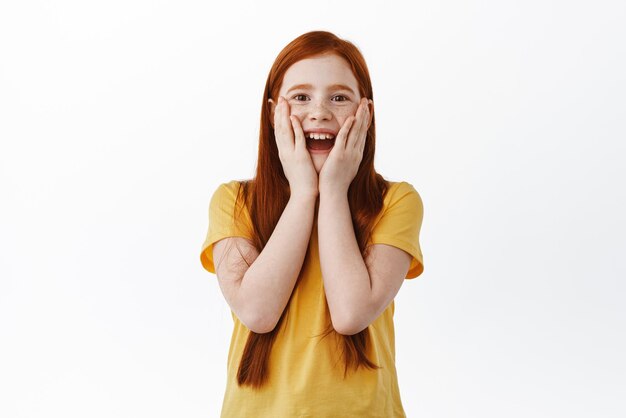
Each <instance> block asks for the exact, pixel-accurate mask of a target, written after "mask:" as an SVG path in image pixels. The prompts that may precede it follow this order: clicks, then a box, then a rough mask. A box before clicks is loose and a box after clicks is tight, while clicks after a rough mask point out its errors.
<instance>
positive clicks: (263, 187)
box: [235, 31, 388, 388]
mask: <svg viewBox="0 0 626 418" xmlns="http://www.w3.org/2000/svg"><path fill="white" fill-rule="evenodd" d="M327 53H332V54H336V55H338V56H340V57H342V58H344V59H345V60H346V61H347V62H348V63H349V64H350V67H351V69H352V72H353V74H354V76H355V78H356V80H357V82H358V85H359V92H360V94H361V97H367V98H368V99H372V100H373V94H372V83H371V80H370V76H369V71H368V69H367V65H366V63H365V59H364V58H363V55H362V54H361V52H360V51H359V50H358V48H357V47H356V46H355V45H353V44H352V43H350V42H349V41H346V40H343V39H340V38H338V37H337V36H336V35H334V34H332V33H330V32H326V31H313V32H308V33H305V34H303V35H301V36H299V37H297V38H296V39H294V40H293V41H291V42H290V43H289V44H288V45H287V46H286V47H285V48H284V49H283V50H282V51H281V52H280V53H279V54H278V57H276V60H275V61H274V64H273V65H272V68H271V70H270V73H269V75H268V77H267V82H266V84H265V91H264V94H263V102H262V107H261V129H260V134H259V155H258V164H257V169H256V175H255V178H254V179H252V180H247V181H242V182H241V183H240V185H241V186H240V188H239V193H238V195H237V201H238V202H239V199H241V200H242V201H243V202H245V204H246V206H247V208H248V210H249V212H250V218H251V220H252V225H253V235H254V239H253V243H254V245H255V247H256V248H257V250H258V251H259V252H261V251H262V249H263V248H264V247H265V244H266V243H267V241H268V240H269V238H270V236H271V235H272V232H273V231H274V228H275V227H276V224H277V223H278V220H279V219H280V216H281V215H282V213H283V211H284V209H285V207H286V206H287V202H288V201H289V195H290V192H289V182H288V180H287V178H286V177H285V174H284V171H283V167H282V164H281V162H280V158H279V156H278V148H277V146H276V140H275V137H274V129H273V127H272V123H271V122H272V120H271V109H270V104H269V103H268V99H270V98H271V99H273V100H274V102H276V101H277V99H278V92H279V91H280V87H281V84H282V81H283V78H284V76H285V72H286V71H287V69H288V68H289V67H291V65H293V64H294V63H296V62H298V61H300V60H302V59H305V58H310V57H313V56H317V55H321V54H327ZM375 126H376V125H375V120H374V116H373V113H372V119H371V124H370V127H369V129H368V131H367V138H366V141H365V148H364V150H363V158H362V160H361V163H360V166H359V169H358V172H357V174H356V176H355V178H354V179H353V181H352V183H351V184H350V187H349V189H348V202H349V206H350V213H351V215H352V224H353V226H354V232H355V236H356V240H357V242H358V244H359V249H360V251H361V254H362V255H363V257H366V256H367V248H366V244H367V242H368V239H369V237H370V235H371V231H372V227H373V222H374V219H375V218H376V216H377V215H378V213H379V212H380V210H381V209H382V207H383V198H384V195H385V193H386V191H387V189H388V184H387V182H386V181H385V180H384V179H383V177H382V176H381V175H380V174H378V173H376V171H375V170H374V149H375V137H376V135H375ZM237 206H238V205H235V207H237ZM242 257H243V255H242ZM244 259H245V258H244ZM248 265H249V263H248ZM299 281H300V278H298V281H297V282H296V285H295V286H298V283H299ZM291 295H292V296H293V293H292V294H291ZM290 302H291V297H290V298H289V301H288V302H287V307H288V306H289V303H290ZM287 307H285V309H284V311H283V313H282V315H281V317H280V319H279V320H278V323H277V324H276V327H275V328H274V329H273V330H272V331H270V332H268V333H264V334H257V333H255V332H253V331H250V334H249V335H248V339H247V341H246V345H245V348H244V350H243V355H242V358H241V362H240V363H239V369H238V371H237V382H238V384H239V385H240V386H244V385H248V386H251V387H254V388H260V387H261V386H262V385H263V384H264V383H265V382H266V381H267V377H268V362H269V354H270V350H271V348H272V345H273V342H274V340H275V338H276V334H277V333H278V330H279V329H280V325H281V323H282V322H283V319H284V318H285V316H286V313H287V311H288V309H287ZM332 332H336V331H335V330H334V328H333V327H332V323H330V324H329V326H328V328H327V329H326V331H325V332H324V333H323V334H324V337H325V336H327V335H328V334H330V333H332ZM368 340H369V328H365V329H364V330H363V331H361V332H359V333H357V334H355V335H343V353H342V354H343V361H344V366H345V367H344V378H345V376H346V374H347V372H348V369H349V368H351V367H353V368H354V369H355V370H356V369H357V368H358V367H359V366H362V367H366V368H369V369H377V368H380V366H377V365H376V364H374V363H372V362H371V361H370V360H369V359H368V358H367V355H366V350H367V344H368Z"/></svg>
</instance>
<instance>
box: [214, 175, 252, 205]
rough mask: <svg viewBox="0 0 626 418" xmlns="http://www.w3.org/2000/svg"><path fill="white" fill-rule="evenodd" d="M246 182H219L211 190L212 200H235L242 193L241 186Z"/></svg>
mask: <svg viewBox="0 0 626 418" xmlns="http://www.w3.org/2000/svg"><path fill="white" fill-rule="evenodd" d="M247 182H248V181H246V180H230V181H227V182H224V183H220V184H219V185H218V186H217V188H216V189H215V191H214V192H213V196H212V200H214V201H220V202H222V201H227V202H235V201H236V200H237V197H238V196H239V195H240V194H241V193H242V186H243V185H244V183H247Z"/></svg>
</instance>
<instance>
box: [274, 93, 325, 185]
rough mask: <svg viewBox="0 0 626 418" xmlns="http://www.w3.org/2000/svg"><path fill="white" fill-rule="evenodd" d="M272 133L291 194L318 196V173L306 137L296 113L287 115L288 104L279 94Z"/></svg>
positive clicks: (288, 112)
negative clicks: (307, 146)
mask: <svg viewBox="0 0 626 418" xmlns="http://www.w3.org/2000/svg"><path fill="white" fill-rule="evenodd" d="M274 136H275V137H276V145H277V146H278V156H279V157H280V162H281V164H282V166H283V171H284V172H285V177H287V180H288V181H289V188H290V189H291V195H292V196H293V195H294V194H299V195H305V196H317V195H318V193H319V191H318V176H317V172H316V171H315V166H314V165H313V161H312V160H311V154H309V151H308V150H307V149H306V138H305V137H304V132H303V131H302V126H301V125H300V120H298V117H297V116H295V115H290V109H289V104H288V103H287V101H286V100H285V98H284V97H282V96H280V97H279V98H278V103H277V104H276V108H275V109H274ZM294 136H295V140H294Z"/></svg>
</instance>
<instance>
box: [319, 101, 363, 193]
mask: <svg viewBox="0 0 626 418" xmlns="http://www.w3.org/2000/svg"><path fill="white" fill-rule="evenodd" d="M369 103H370V101H369V100H368V99H367V98H366V97H363V98H362V99H361V101H360V103H359V107H358V108H357V111H356V115H355V116H350V117H349V118H347V119H346V121H345V122H344V124H343V126H342V127H341V129H340V130H339V132H338V133H337V137H336V138H335V145H334V146H333V149H331V150H330V153H329V155H328V157H327V158H326V161H325V162H324V165H323V166H322V169H321V170H320V173H319V186H318V188H319V193H320V194H322V193H324V192H326V193H328V192H333V193H346V194H347V193H348V188H349V187H350V183H352V180H354V177H355V176H356V173H357V172H358V171H359V165H360V164H361V160H362V159H363V149H364V148H365V139H366V137H367V130H368V128H369V121H370V111H369Z"/></svg>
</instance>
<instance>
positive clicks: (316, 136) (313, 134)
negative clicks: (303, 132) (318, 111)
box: [307, 132, 335, 140]
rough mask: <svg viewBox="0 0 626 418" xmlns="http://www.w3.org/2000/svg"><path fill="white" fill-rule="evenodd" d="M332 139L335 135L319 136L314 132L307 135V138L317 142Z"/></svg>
mask: <svg viewBox="0 0 626 418" xmlns="http://www.w3.org/2000/svg"><path fill="white" fill-rule="evenodd" d="M334 137H335V135H333V134H319V133H315V132H311V133H308V134H307V138H311V139H318V140H322V139H333V138H334Z"/></svg>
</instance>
